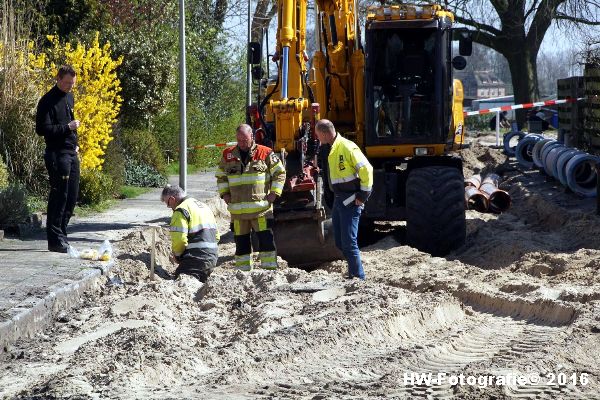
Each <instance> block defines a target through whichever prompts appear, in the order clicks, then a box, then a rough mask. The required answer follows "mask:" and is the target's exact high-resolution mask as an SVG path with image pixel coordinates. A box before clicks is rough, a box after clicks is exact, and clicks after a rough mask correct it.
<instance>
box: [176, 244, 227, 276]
mask: <svg viewBox="0 0 600 400" xmlns="http://www.w3.org/2000/svg"><path fill="white" fill-rule="evenodd" d="M217 258H218V255H217V250H209V249H206V250H203V249H193V252H192V251H189V250H186V251H184V252H183V254H182V255H181V257H180V258H179V266H178V267H177V269H176V270H175V277H177V276H179V275H181V274H186V275H191V276H193V277H195V278H196V279H198V280H199V281H200V282H202V283H206V280H207V279H208V277H209V276H210V274H211V273H212V271H213V269H214V268H215V267H216V266H217Z"/></svg>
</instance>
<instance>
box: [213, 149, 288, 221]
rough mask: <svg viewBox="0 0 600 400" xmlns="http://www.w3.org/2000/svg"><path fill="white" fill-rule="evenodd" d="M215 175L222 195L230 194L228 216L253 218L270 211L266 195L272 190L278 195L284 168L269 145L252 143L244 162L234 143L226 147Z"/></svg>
mask: <svg viewBox="0 0 600 400" xmlns="http://www.w3.org/2000/svg"><path fill="white" fill-rule="evenodd" d="M216 177H217V186H218V189H219V194H220V195H221V197H223V195H225V194H230V195H231V202H230V203H229V204H228V206H227V208H228V210H229V212H230V213H231V218H232V219H254V218H257V217H260V216H264V215H266V214H267V213H269V212H270V211H271V210H272V207H271V204H270V203H269V201H268V200H266V196H267V194H269V193H270V192H273V193H275V194H277V195H278V196H281V192H282V191H283V185H284V184H285V168H284V167H283V164H282V163H281V161H280V160H279V157H277V154H275V153H274V152H273V150H272V149H271V148H269V147H266V146H261V145H257V144H256V143H255V144H253V145H252V147H251V148H250V151H249V156H248V161H247V163H246V164H244V163H243V162H242V158H241V155H240V150H239V148H238V147H237V146H233V147H229V148H227V149H225V150H224V151H223V158H221V162H220V163H219V167H218V169H217V173H216Z"/></svg>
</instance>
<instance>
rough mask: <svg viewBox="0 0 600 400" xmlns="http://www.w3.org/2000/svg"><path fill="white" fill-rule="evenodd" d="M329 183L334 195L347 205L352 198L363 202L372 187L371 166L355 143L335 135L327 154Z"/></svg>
mask: <svg viewBox="0 0 600 400" xmlns="http://www.w3.org/2000/svg"><path fill="white" fill-rule="evenodd" d="M327 164H328V165H329V184H330V188H331V190H332V191H333V192H334V194H335V195H336V196H341V197H343V198H344V204H346V205H348V204H350V203H351V202H352V201H354V199H359V200H360V201H362V202H363V203H364V202H365V201H367V200H368V198H369V196H370V195H371V190H372V188H373V167H372V166H371V163H369V160H367V157H365V155H364V154H363V153H362V152H361V151H360V149H359V148H358V146H357V145H356V143H354V142H353V141H351V140H348V139H346V138H343V137H342V135H340V134H339V133H338V134H337V135H336V137H335V140H334V142H333V144H332V145H331V150H330V152H329V156H328V157H327Z"/></svg>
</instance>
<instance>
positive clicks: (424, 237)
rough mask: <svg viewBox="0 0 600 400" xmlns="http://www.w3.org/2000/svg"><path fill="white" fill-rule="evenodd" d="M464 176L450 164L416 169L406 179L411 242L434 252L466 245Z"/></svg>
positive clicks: (408, 232) (409, 237)
mask: <svg viewBox="0 0 600 400" xmlns="http://www.w3.org/2000/svg"><path fill="white" fill-rule="evenodd" d="M463 181H464V178H463V174H462V171H460V170H459V169H458V168H455V167H449V166H431V167H422V168H417V169H414V170H412V171H411V172H410V174H409V175H408V179H407V182H406V213H407V214H406V236H407V240H408V243H409V244H410V245H411V246H413V247H416V248H417V249H419V250H421V251H424V252H427V253H430V254H431V255H433V256H444V255H446V254H448V253H449V252H450V251H452V250H454V249H456V248H458V247H460V246H462V245H463V244H464V242H465V237H466V221H465V205H464V202H465V200H464V183H463Z"/></svg>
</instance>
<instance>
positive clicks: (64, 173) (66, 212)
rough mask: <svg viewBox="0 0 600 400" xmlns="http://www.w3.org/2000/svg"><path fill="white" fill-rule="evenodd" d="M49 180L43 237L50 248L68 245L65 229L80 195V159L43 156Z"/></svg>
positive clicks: (64, 155)
mask: <svg viewBox="0 0 600 400" xmlns="http://www.w3.org/2000/svg"><path fill="white" fill-rule="evenodd" d="M44 161H45V163H46V169H47V170H48V175H49V177H50V194H49V195H48V220H47V222H46V235H47V237H48V245H49V246H66V245H67V225H69V220H70V219H71V216H72V215H73V210H74V209H75V203H76V202H77V194H78V193H79V158H78V157H77V154H74V153H60V152H56V151H48V150H46V153H44Z"/></svg>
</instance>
